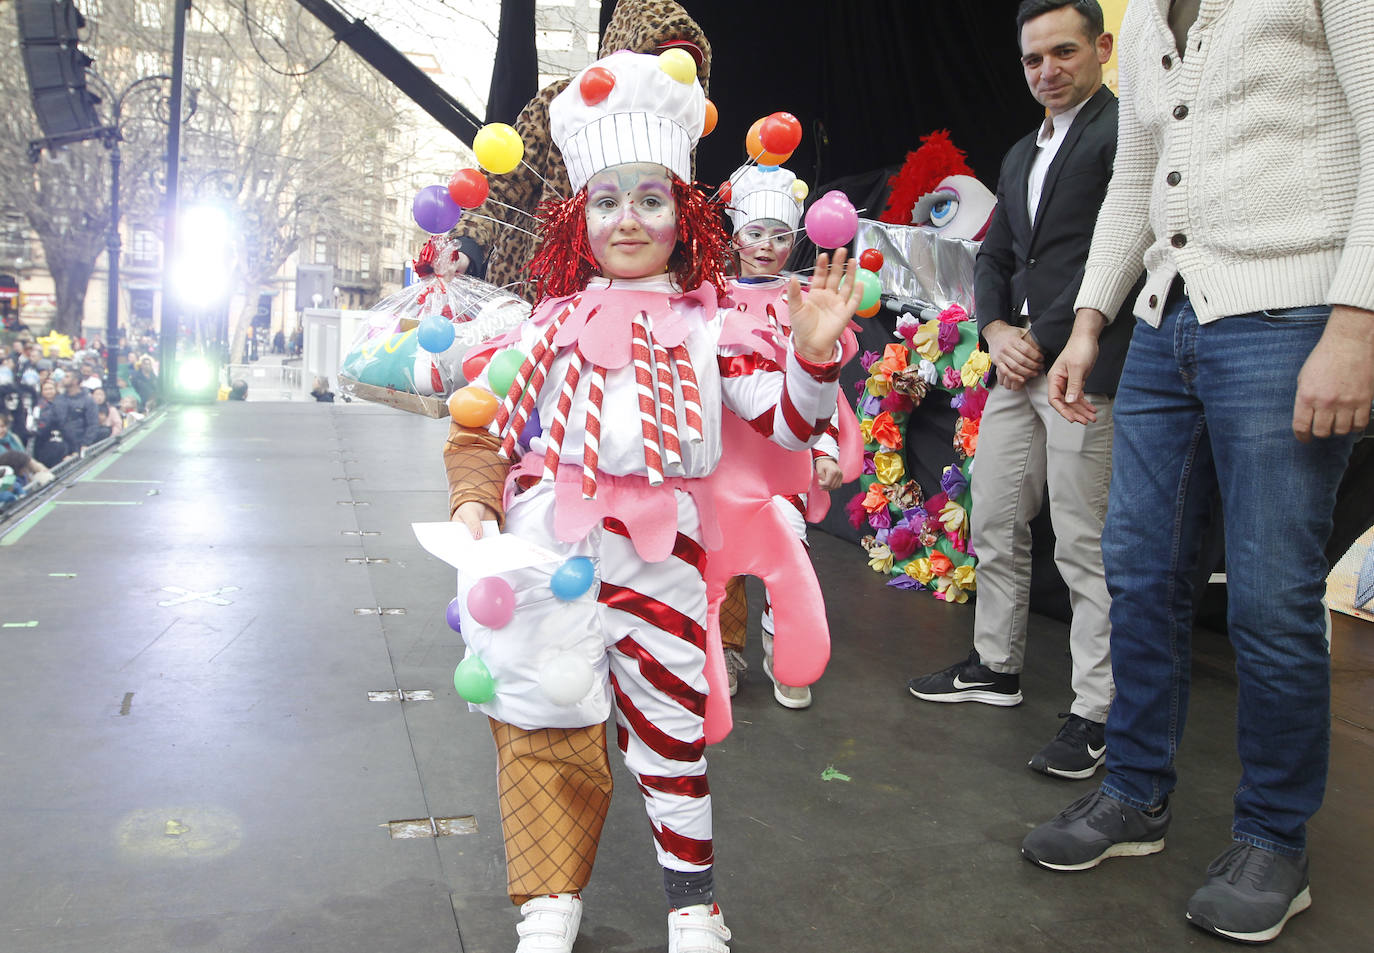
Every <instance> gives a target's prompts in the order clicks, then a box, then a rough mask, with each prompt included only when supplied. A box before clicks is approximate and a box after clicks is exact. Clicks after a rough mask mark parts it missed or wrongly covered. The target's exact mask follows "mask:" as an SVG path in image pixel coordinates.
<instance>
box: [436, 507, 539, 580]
mask: <svg viewBox="0 0 1374 953" xmlns="http://www.w3.org/2000/svg"><path fill="white" fill-rule="evenodd" d="M410 528H411V529H412V530H414V531H415V538H416V539H417V540H419V541H420V545H421V546H423V547H424V548H425V551H426V552H428V553H429V554H430V555H432V556H438V557H439V558H440V559H442V560H443V561H444V562H446V563H448V564H449V565H450V566H452V567H453V568H454V569H457V570H458V571H459V572H460V573H462V574H464V575H466V576H474V577H476V576H493V575H496V574H497V573H502V572H509V571H511V570H512V569H523V568H525V567H526V566H538V565H540V564H542V563H553V562H560V561H562V559H563V557H562V556H560V555H558V554H557V553H555V552H553V551H551V550H548V549H545V548H544V547H543V546H538V545H535V544H534V543H531V542H530V541H529V540H526V539H521V538H520V537H519V536H512V535H511V534H509V533H502V532H501V531H500V530H499V529H498V528H497V526H496V522H495V521H494V520H490V521H484V522H483V523H482V538H481V539H473V538H472V534H471V533H470V532H468V528H467V527H466V526H464V525H463V524H462V523H411V524H410Z"/></svg>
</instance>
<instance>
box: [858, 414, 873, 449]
mask: <svg viewBox="0 0 1374 953" xmlns="http://www.w3.org/2000/svg"><path fill="white" fill-rule="evenodd" d="M859 436H861V437H863V438H864V443H865V444H870V443H872V442H873V421H872V419H870V418H868V417H865V418H863V419H862V420H860V421H859Z"/></svg>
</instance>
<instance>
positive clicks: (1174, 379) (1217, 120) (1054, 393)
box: [1022, 0, 1374, 942]
mask: <svg viewBox="0 0 1374 953" xmlns="http://www.w3.org/2000/svg"><path fill="white" fill-rule="evenodd" d="M1119 55H1120V64H1121V112H1120V115H1121V119H1120V134H1119V139H1118V145H1117V154H1116V167H1115V171H1114V174H1113V178H1112V182H1111V185H1110V187H1109V188H1108V191H1107V197H1106V200H1105V201H1104V203H1103V205H1102V211H1101V213H1100V215H1099V216H1098V220H1097V228H1096V231H1095V232H1094V236H1093V244H1092V251H1091V253H1090V255H1089V257H1088V264H1087V268H1086V271H1085V275H1084V278H1083V283H1082V286H1081V289H1080V291H1079V294H1078V299H1077V302H1076V307H1077V309H1078V310H1077V317H1076V322H1075V326H1074V331H1073V333H1072V335H1071V337H1070V340H1069V343H1068V344H1067V345H1066V346H1065V348H1064V350H1063V352H1062V353H1061V355H1060V357H1059V360H1058V361H1057V362H1056V363H1055V365H1054V367H1053V368H1052V369H1051V371H1050V402H1051V404H1052V405H1054V406H1055V407H1056V409H1058V410H1059V411H1060V413H1062V414H1063V415H1064V416H1065V417H1067V418H1068V419H1070V420H1075V421H1080V422H1085V421H1090V420H1092V419H1093V418H1094V416H1095V410H1094V407H1093V405H1092V403H1091V401H1089V400H1088V399H1086V398H1085V397H1084V396H1083V380H1084V377H1085V375H1086V373H1087V371H1088V370H1089V369H1090V368H1091V367H1092V365H1093V362H1094V360H1095V358H1096V352H1097V340H1098V334H1099V332H1100V330H1101V328H1102V326H1103V324H1104V323H1105V322H1106V321H1107V320H1108V319H1107V317H1106V316H1107V315H1114V314H1116V312H1117V308H1118V306H1119V305H1120V304H1121V303H1122V300H1123V299H1124V297H1125V296H1126V293H1127V290H1128V289H1129V288H1130V286H1131V283H1132V282H1133V281H1134V280H1135V279H1136V277H1137V275H1138V274H1139V272H1140V269H1141V267H1142V266H1143V267H1144V269H1145V271H1146V272H1147V279H1146V282H1145V287H1144V290H1143V291H1142V292H1141V294H1140V296H1139V297H1138V298H1137V299H1136V302H1135V314H1136V317H1137V318H1138V319H1139V320H1138V321H1137V322H1136V327H1135V334H1134V338H1133V339H1132V342H1131V348H1130V353H1129V356H1128V357H1127V360H1126V366H1125V369H1124V371H1123V373H1122V377H1121V385H1120V389H1119V390H1118V391H1117V398H1116V403H1115V407H1114V408H1113V410H1114V417H1115V423H1116V440H1115V446H1114V450H1113V473H1112V485H1111V494H1110V502H1109V505H1108V512H1107V522H1106V527H1105V529H1104V530H1103V539H1102V554H1103V560H1104V564H1105V567H1106V574H1107V585H1108V589H1109V591H1110V593H1111V596H1112V607H1111V622H1112V633H1111V654H1112V670H1113V674H1114V677H1115V681H1116V690H1117V694H1116V698H1115V700H1114V702H1113V705H1112V709H1111V712H1110V714H1109V716H1108V719H1107V727H1106V740H1107V776H1106V778H1105V779H1104V781H1103V783H1102V786H1101V788H1100V790H1098V791H1094V792H1093V793H1092V794H1090V795H1088V796H1086V797H1084V798H1082V799H1080V800H1079V801H1077V802H1075V803H1074V804H1072V805H1070V806H1069V807H1068V808H1067V809H1065V810H1064V811H1063V812H1062V813H1061V814H1060V815H1059V816H1058V817H1056V818H1054V819H1053V820H1051V821H1049V822H1047V823H1045V824H1042V825H1041V826H1040V827H1038V828H1036V829H1035V830H1034V831H1032V832H1031V834H1030V835H1029V836H1027V838H1026V839H1025V841H1024V843H1023V844H1022V853H1023V854H1024V856H1025V857H1026V858H1027V859H1029V860H1031V861H1032V862H1034V863H1036V864H1038V865H1040V866H1042V867H1047V868H1050V869H1054V870H1083V869H1087V868H1090V867H1095V866H1097V864H1098V863H1100V862H1101V861H1102V860H1103V859H1105V858H1107V857H1113V856H1135V855H1142V854H1150V853H1154V852H1155V851H1158V850H1161V849H1163V847H1164V835H1165V831H1166V830H1167V828H1168V826H1169V819H1170V807H1171V806H1170V793H1171V791H1172V790H1173V788H1174V784H1175V773H1174V753H1175V751H1176V750H1177V747H1178V744H1179V741H1180V738H1181V735H1182V732H1183V725H1184V720H1185V718H1186V715H1187V706H1188V683H1189V637H1190V632H1191V629H1192V600H1193V593H1192V590H1191V585H1190V571H1191V570H1192V568H1193V566H1194V564H1195V562H1196V560H1197V554H1198V550H1199V547H1200V545H1201V538H1200V537H1201V534H1202V532H1203V530H1204V517H1205V511H1206V507H1207V501H1208V498H1209V496H1210V494H1211V493H1212V492H1213V491H1214V490H1215V489H1219V490H1220V493H1221V498H1222V511H1223V515H1224V520H1225V530H1226V570H1227V590H1228V598H1229V619H1228V623H1229V628H1230V638H1231V642H1232V645H1233V646H1234V648H1235V654H1236V675H1237V684H1238V719H1237V721H1238V726H1237V746H1238V749H1239V753H1240V760H1241V765H1242V777H1241V779H1240V782H1239V784H1238V786H1237V789H1236V795H1235V816H1234V821H1233V824H1232V827H1231V840H1232V841H1233V843H1232V844H1231V846H1230V847H1228V848H1227V849H1226V850H1225V851H1224V852H1223V853H1222V854H1221V855H1220V856H1219V857H1218V858H1217V859H1216V860H1215V861H1214V862H1213V863H1212V865H1211V866H1210V867H1209V868H1208V870H1207V879H1206V880H1205V882H1204V883H1203V884H1202V886H1201V887H1200V888H1199V889H1198V890H1197V892H1196V893H1194V894H1193V896H1192V899H1191V900H1190V901H1189V903H1188V910H1187V917H1188V920H1189V921H1190V922H1192V923H1193V924H1195V925H1197V926H1199V927H1201V928H1203V929H1205V930H1208V931H1210V932H1212V933H1216V934H1219V935H1221V936H1224V937H1228V938H1231V939H1235V940H1241V941H1248V942H1265V941H1267V940H1271V939H1273V938H1274V937H1276V936H1277V935H1278V934H1279V931H1280V930H1282V929H1283V926H1284V924H1285V923H1286V922H1287V921H1288V918H1289V917H1291V916H1293V915H1294V914H1296V913H1299V912H1301V911H1302V910H1305V909H1306V908H1307V907H1308V906H1309V905H1310V903H1311V896H1310V892H1309V889H1308V877H1307V853H1306V822H1307V819H1308V818H1309V817H1311V816H1312V815H1313V814H1314V813H1315V812H1316V810H1317V808H1318V807H1319V806H1320V805H1321V801H1322V796H1323V793H1324V789H1325V784H1326V772H1327V761H1328V751H1329V724H1330V712H1329V708H1330V659H1329V654H1328V647H1327V643H1326V639H1325V617H1324V613H1325V610H1324V607H1323V605H1322V595H1323V593H1324V589H1325V577H1326V573H1327V563H1326V560H1325V558H1324V557H1323V554H1322V550H1323V546H1324V544H1325V542H1326V539H1327V536H1328V535H1329V534H1330V531H1331V513H1332V509H1333V507H1334V505H1335V496H1336V489H1337V485H1338V483H1339V482H1340V479H1341V474H1342V472H1343V470H1344V468H1345V464H1346V460H1347V458H1348V456H1349V454H1350V449H1351V446H1352V445H1353V443H1354V441H1355V439H1356V437H1357V435H1358V434H1359V433H1360V432H1361V431H1362V430H1364V428H1365V427H1366V426H1367V424H1368V422H1369V416H1370V403H1371V400H1374V3H1371V2H1370V0H1200V2H1199V0H1172V2H1171V0H1131V3H1130V5H1129V6H1128V7H1127V10H1126V15H1125V19H1124V22H1123V24H1122V27H1121V44H1120V54H1119ZM1362 170H1363V174H1362ZM1194 810H1195V811H1197V812H1200V813H1207V812H1208V811H1209V810H1211V809H1210V808H1208V807H1201V808H1197V807H1195V808H1194Z"/></svg>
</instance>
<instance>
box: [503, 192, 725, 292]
mask: <svg viewBox="0 0 1374 953" xmlns="http://www.w3.org/2000/svg"><path fill="white" fill-rule="evenodd" d="M671 178H672V181H673V202H674V204H675V205H676V207H677V244H676V246H674V248H673V253H672V255H671V256H669V258H668V273H669V274H671V275H672V277H673V280H674V281H675V282H677V284H678V285H679V287H681V288H682V290H683V291H695V290H696V289H697V288H699V287H701V285H702V283H703V282H706V283H709V284H711V285H713V286H715V287H716V288H717V289H720V288H723V287H724V284H725V268H726V264H727V262H728V261H729V252H728V249H729V246H730V238H729V236H728V235H726V234H725V229H724V228H723V227H722V226H721V220H720V207H719V203H714V202H712V201H711V200H710V199H708V198H707V197H706V196H705V195H704V194H702V192H701V190H700V189H698V188H697V187H696V186H693V185H688V184H687V183H686V182H683V181H682V180H681V179H679V178H678V177H677V176H675V175H673V176H671ZM538 229H539V250H538V251H537V252H535V253H534V257H533V258H532V259H531V260H530V277H532V278H533V279H534V281H535V284H536V287H537V288H538V295H537V298H536V303H538V302H539V301H543V300H544V299H545V298H561V297H565V296H567V295H571V294H576V293H577V292H579V291H581V290H583V289H584V288H586V287H587V283H588V282H589V281H591V279H592V278H593V277H595V276H596V275H598V274H599V273H600V266H599V265H598V264H597V263H596V257H595V256H594V255H593V254H592V244H591V241H590V240H589V239H588V237H587V190H586V188H582V189H580V190H579V191H578V192H577V194H576V195H574V196H572V197H571V198H567V199H563V200H562V201H546V202H544V203H542V204H541V205H540V206H539V226H538Z"/></svg>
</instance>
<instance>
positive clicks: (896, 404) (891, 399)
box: [878, 371, 915, 414]
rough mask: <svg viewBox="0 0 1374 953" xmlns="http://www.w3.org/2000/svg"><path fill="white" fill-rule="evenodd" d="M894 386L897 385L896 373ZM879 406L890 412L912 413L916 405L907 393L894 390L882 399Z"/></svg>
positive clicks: (893, 381) (893, 379)
mask: <svg viewBox="0 0 1374 953" xmlns="http://www.w3.org/2000/svg"><path fill="white" fill-rule="evenodd" d="M901 373H903V374H905V373H906V371H902V372H901ZM892 386H893V387H894V388H895V387H896V386H897V375H896V374H893V375H892ZM878 406H879V408H880V409H881V410H884V411H886V412H887V413H889V414H905V413H910V412H911V410H912V409H913V408H914V406H915V405H914V404H912V402H911V398H910V397H908V396H907V395H906V394H903V393H901V392H900V391H897V390H893V391H892V393H890V394H888V395H887V396H886V397H884V398H883V399H882V401H881V402H880V403H879V405H878Z"/></svg>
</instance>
